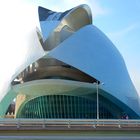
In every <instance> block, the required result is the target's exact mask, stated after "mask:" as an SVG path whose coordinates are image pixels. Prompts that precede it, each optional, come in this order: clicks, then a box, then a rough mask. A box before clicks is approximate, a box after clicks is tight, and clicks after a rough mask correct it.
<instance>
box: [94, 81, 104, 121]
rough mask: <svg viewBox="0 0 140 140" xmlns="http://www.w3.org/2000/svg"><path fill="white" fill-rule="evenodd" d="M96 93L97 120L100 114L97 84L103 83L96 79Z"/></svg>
mask: <svg viewBox="0 0 140 140" xmlns="http://www.w3.org/2000/svg"><path fill="white" fill-rule="evenodd" d="M95 84H96V93H97V99H96V100H97V114H96V115H97V116H96V118H97V120H98V119H99V118H100V116H99V85H104V83H100V82H99V81H96V83H95Z"/></svg>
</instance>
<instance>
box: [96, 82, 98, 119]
mask: <svg viewBox="0 0 140 140" xmlns="http://www.w3.org/2000/svg"><path fill="white" fill-rule="evenodd" d="M96 90H97V114H96V115H97V116H96V117H97V120H98V119H99V83H98V81H97V83H96Z"/></svg>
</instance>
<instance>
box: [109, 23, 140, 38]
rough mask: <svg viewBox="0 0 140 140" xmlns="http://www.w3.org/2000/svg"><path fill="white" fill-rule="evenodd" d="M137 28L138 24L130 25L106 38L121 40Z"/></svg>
mask: <svg viewBox="0 0 140 140" xmlns="http://www.w3.org/2000/svg"><path fill="white" fill-rule="evenodd" d="M137 28H139V24H138V23H134V24H131V25H129V26H127V27H125V28H123V29H120V30H118V31H113V32H110V33H108V36H109V37H111V38H113V39H117V40H118V39H121V38H122V37H124V36H126V35H127V34H129V33H130V32H132V31H133V30H135V29H137Z"/></svg>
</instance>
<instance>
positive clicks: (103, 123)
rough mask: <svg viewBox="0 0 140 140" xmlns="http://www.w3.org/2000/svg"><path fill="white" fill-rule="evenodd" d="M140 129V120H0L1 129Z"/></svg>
mask: <svg viewBox="0 0 140 140" xmlns="http://www.w3.org/2000/svg"><path fill="white" fill-rule="evenodd" d="M10 127H13V128H18V129H20V128H22V127H24V128H25V127H26V128H41V129H44V128H50V127H51V128H52V127H54V128H56V127H58V128H59V127H64V128H65V127H67V128H71V127H73V128H74V127H78V128H81V127H84V128H97V127H98V128H99V127H110V128H114V127H115V128H132V127H133V128H136V127H137V128H138V127H139V128H140V120H123V119H121V120H118V119H99V120H97V119H0V128H7V129H8V128H10Z"/></svg>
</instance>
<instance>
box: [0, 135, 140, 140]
mask: <svg viewBox="0 0 140 140" xmlns="http://www.w3.org/2000/svg"><path fill="white" fill-rule="evenodd" d="M1 139H2V140H46V139H49V140H140V137H139V136H0V140H1Z"/></svg>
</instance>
